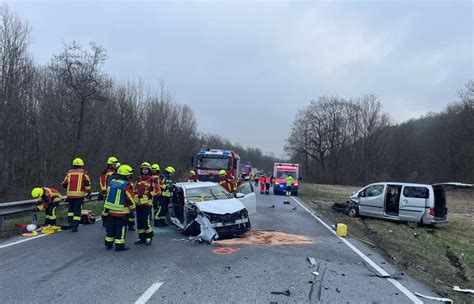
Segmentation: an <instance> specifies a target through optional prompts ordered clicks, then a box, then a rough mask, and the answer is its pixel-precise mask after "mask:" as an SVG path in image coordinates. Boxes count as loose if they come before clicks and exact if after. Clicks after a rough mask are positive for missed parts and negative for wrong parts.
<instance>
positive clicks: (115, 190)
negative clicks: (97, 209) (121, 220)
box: [104, 178, 135, 217]
mask: <svg viewBox="0 0 474 304" xmlns="http://www.w3.org/2000/svg"><path fill="white" fill-rule="evenodd" d="M104 209H107V210H108V215H109V216H114V217H123V216H127V215H128V214H129V213H130V211H134V210H135V192H134V191H133V187H132V185H131V184H130V182H129V181H128V180H125V179H120V178H115V179H112V180H111V181H110V182H109V185H108V188H107V198H106V199H105V203H104Z"/></svg>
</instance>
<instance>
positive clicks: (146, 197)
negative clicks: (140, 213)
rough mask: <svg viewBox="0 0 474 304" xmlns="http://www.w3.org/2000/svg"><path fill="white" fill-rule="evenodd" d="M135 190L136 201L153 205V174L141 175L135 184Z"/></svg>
mask: <svg viewBox="0 0 474 304" xmlns="http://www.w3.org/2000/svg"><path fill="white" fill-rule="evenodd" d="M133 189H134V191H135V194H136V197H135V203H137V205H150V206H151V205H152V198H153V195H152V192H153V184H152V179H151V175H143V174H142V175H140V176H139V177H138V178H137V180H136V181H135V184H134V185H133Z"/></svg>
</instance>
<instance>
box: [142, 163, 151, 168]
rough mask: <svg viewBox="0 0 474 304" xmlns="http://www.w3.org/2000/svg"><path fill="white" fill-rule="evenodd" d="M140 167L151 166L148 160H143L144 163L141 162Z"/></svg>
mask: <svg viewBox="0 0 474 304" xmlns="http://www.w3.org/2000/svg"><path fill="white" fill-rule="evenodd" d="M140 168H148V169H150V168H151V165H150V163H148V162H144V163H142V164H141V165H140Z"/></svg>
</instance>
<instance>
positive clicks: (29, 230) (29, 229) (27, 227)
mask: <svg viewBox="0 0 474 304" xmlns="http://www.w3.org/2000/svg"><path fill="white" fill-rule="evenodd" d="M35 230H36V225H35V224H29V225H28V226H26V231H28V232H33V231H35Z"/></svg>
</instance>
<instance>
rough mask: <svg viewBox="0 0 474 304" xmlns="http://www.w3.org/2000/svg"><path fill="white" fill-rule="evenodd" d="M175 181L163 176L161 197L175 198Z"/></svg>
mask: <svg viewBox="0 0 474 304" xmlns="http://www.w3.org/2000/svg"><path fill="white" fill-rule="evenodd" d="M173 188H174V187H173V181H172V180H171V179H169V178H167V177H166V176H163V180H162V184H161V196H164V197H172V196H173Z"/></svg>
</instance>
